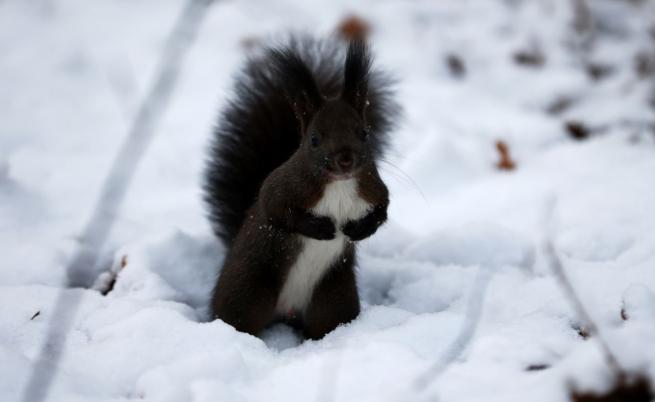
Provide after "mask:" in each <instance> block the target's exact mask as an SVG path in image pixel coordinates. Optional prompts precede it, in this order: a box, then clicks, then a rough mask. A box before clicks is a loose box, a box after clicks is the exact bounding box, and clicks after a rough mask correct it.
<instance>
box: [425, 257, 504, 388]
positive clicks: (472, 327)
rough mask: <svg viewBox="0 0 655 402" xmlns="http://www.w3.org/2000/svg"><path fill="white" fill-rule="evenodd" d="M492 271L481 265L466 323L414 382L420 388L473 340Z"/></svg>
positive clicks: (441, 372) (468, 306)
mask: <svg viewBox="0 0 655 402" xmlns="http://www.w3.org/2000/svg"><path fill="white" fill-rule="evenodd" d="M491 277H492V272H491V270H490V269H489V267H485V266H480V267H479V268H478V273H477V275H476V276H475V282H474V283H473V287H472V289H471V291H470V295H469V300H468V303H467V305H466V313H465V314H466V315H465V319H464V323H463V324H462V327H461V328H460V330H459V334H457V337H456V338H455V340H454V341H453V342H452V343H451V344H450V346H449V347H448V349H446V351H445V352H444V353H443V354H442V355H441V357H440V358H439V359H438V360H437V361H436V363H434V364H433V365H432V366H431V367H430V368H429V369H428V370H426V372H425V373H424V374H422V375H421V376H420V377H419V378H418V379H417V380H416V381H415V383H414V385H415V386H416V388H418V389H419V390H423V389H425V388H426V387H427V386H428V385H430V384H431V383H434V382H435V381H436V380H437V379H438V378H439V377H440V376H441V374H443V373H444V372H445V371H446V369H447V368H448V366H450V365H451V364H452V363H453V362H454V361H455V360H456V359H457V358H458V357H459V356H460V355H461V354H462V352H464V350H466V348H467V347H468V346H469V344H470V343H471V340H473V337H474V335H475V331H476V329H477V327H478V323H479V321H480V316H481V315H482V305H483V302H484V298H485V295H486V292H487V287H488V285H489V282H490V281H491Z"/></svg>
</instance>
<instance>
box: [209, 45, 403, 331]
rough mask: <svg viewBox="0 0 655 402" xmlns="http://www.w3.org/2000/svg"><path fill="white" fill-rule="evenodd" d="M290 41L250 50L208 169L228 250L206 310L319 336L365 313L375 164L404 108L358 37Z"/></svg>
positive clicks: (376, 198)
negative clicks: (361, 289) (363, 286)
mask: <svg viewBox="0 0 655 402" xmlns="http://www.w3.org/2000/svg"><path fill="white" fill-rule="evenodd" d="M343 48H344V46H343V44H342V43H341V42H339V41H337V40H336V39H329V40H324V41H319V40H315V39H312V38H309V37H292V38H291V39H290V40H289V43H288V44H287V45H285V46H281V47H270V48H266V49H265V50H264V51H263V52H262V53H261V54H259V55H258V56H255V57H251V58H250V59H249V60H248V62H247V63H246V66H245V68H244V70H243V71H242V73H241V74H240V76H238V77H237V81H236V91H235V97H234V99H232V101H231V102H229V103H228V106H227V107H226V108H225V109H224V110H223V113H222V114H221V116H220V119H219V124H218V126H217V128H216V130H215V135H214V137H213V143H212V147H211V152H210V158H209V164H208V168H207V171H206V175H205V186H204V188H205V200H206V201H207V204H208V206H209V216H210V220H211V222H212V225H213V229H214V231H215V233H216V234H217V235H218V237H219V238H220V239H221V240H222V241H223V243H225V245H226V246H227V247H228V249H229V251H228V253H227V256H226V258H225V261H224V264H223V268H222V270H221V273H220V275H219V278H218V281H217V283H216V286H215V288H214V291H213V295H212V301H211V310H212V314H213V318H218V319H221V320H223V321H224V322H226V323H228V324H230V325H232V326H234V327H235V328H236V329H237V330H239V331H243V332H247V333H250V334H253V335H257V334H259V333H260V332H261V331H262V330H263V329H264V328H266V327H267V326H269V325H270V324H272V323H274V322H276V321H280V320H281V321H286V322H287V323H289V324H291V325H294V326H296V327H297V328H299V329H301V330H302V332H303V334H304V336H305V337H307V338H311V339H319V338H322V337H323V336H324V335H325V334H327V333H328V332H330V331H332V330H333V329H334V328H336V327H337V326H338V325H339V324H343V323H347V322H349V321H351V320H353V319H354V318H355V317H357V315H358V314H359V311H360V304H359V297H358V293H357V286H356V282H355V271H354V267H355V245H356V243H355V242H357V241H359V240H362V239H365V238H367V237H369V236H371V235H372V234H373V233H375V232H376V230H377V229H378V227H379V226H380V225H382V224H383V223H384V222H385V221H386V219H387V207H388V205H389V193H388V190H387V187H386V186H385V184H384V183H383V182H382V180H381V179H380V176H379V175H378V170H377V167H376V162H377V161H378V159H379V158H380V157H381V155H382V152H383V151H384V149H385V147H386V144H387V142H388V132H389V131H390V130H391V128H392V125H393V124H392V123H393V122H395V121H396V120H397V118H398V111H399V108H398V107H397V105H396V104H395V103H394V102H393V101H392V100H391V95H392V93H391V91H390V81H389V80H388V79H387V78H386V76H385V75H384V74H383V73H382V72H380V71H377V70H372V68H371V57H370V53H369V51H368V47H367V45H366V44H365V43H364V42H362V41H361V40H354V41H352V42H350V43H349V45H348V47H347V51H346V52H345V60H344V52H343V50H344V49H343Z"/></svg>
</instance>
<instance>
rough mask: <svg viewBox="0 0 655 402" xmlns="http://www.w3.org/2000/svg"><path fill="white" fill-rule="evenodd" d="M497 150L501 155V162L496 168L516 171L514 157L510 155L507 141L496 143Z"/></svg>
mask: <svg viewBox="0 0 655 402" xmlns="http://www.w3.org/2000/svg"><path fill="white" fill-rule="evenodd" d="M496 150H498V154H499V155H500V160H499V161H498V163H497V164H496V167H497V168H498V169H500V170H514V169H516V163H515V162H514V161H513V160H512V157H511V156H510V153H509V146H508V145H507V143H505V141H503V140H498V141H496Z"/></svg>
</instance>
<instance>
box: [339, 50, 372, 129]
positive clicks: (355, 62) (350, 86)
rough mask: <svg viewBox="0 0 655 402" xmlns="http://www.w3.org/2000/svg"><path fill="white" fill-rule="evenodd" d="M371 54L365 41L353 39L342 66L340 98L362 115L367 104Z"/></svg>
mask: <svg viewBox="0 0 655 402" xmlns="http://www.w3.org/2000/svg"><path fill="white" fill-rule="evenodd" d="M370 68H371V56H370V54H369V52H368V47H367V45H366V43H365V42H364V41H363V40H361V39H355V40H352V41H351V42H350V45H349V46H348V54H347V55H346V64H345V66H344V81H343V93H342V94H341V98H342V99H343V100H345V101H346V102H348V103H350V104H351V105H352V106H353V107H354V108H355V110H357V112H358V113H359V114H361V115H362V116H363V115H364V111H365V110H366V106H368V76H369V71H370Z"/></svg>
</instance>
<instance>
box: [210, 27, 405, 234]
mask: <svg viewBox="0 0 655 402" xmlns="http://www.w3.org/2000/svg"><path fill="white" fill-rule="evenodd" d="M350 49H351V50H350V51H353V50H354V51H357V52H358V53H359V54H358V57H362V58H367V60H368V58H369V55H368V50H367V49H366V46H364V45H363V44H361V43H357V44H355V43H351V46H350ZM345 56H346V45H345V44H344V43H343V42H342V41H340V40H338V39H336V38H333V39H327V40H315V39H313V38H311V37H308V36H294V37H291V38H290V39H289V40H288V41H287V43H286V44H285V45H283V46H274V47H267V48H265V49H264V50H263V51H262V52H259V53H258V55H256V56H253V57H250V58H249V60H248V61H247V62H246V64H245V67H244V68H243V70H242V71H241V72H240V73H239V74H238V75H237V77H236V86H235V89H234V94H233V97H232V98H231V99H230V100H229V101H228V103H227V106H226V107H225V108H224V110H223V111H222V113H221V114H220V116H219V121H218V124H217V126H216V129H215V130H214V134H213V138H212V141H211V146H210V153H209V160H208V165H207V168H206V171H205V177H204V198H205V201H206V203H207V205H208V209H209V219H210V221H211V224H212V228H213V230H214V232H215V233H216V234H217V235H218V237H219V238H220V239H221V240H222V241H223V242H224V243H225V244H226V245H228V246H229V245H230V244H231V243H232V240H233V239H234V237H235V236H236V235H237V232H238V231H239V228H240V227H241V224H242V223H243V220H244V218H245V214H246V211H247V210H248V208H250V206H251V205H252V204H253V203H254V201H255V199H256V197H257V194H258V192H259V188H260V186H261V184H262V182H263V181H264V179H265V178H266V177H267V176H268V175H269V174H270V172H271V171H273V170H274V169H275V168H277V167H278V166H280V165H281V164H282V163H284V162H285V161H286V160H287V159H289V157H290V156H291V155H292V154H293V153H294V152H295V151H296V149H297V148H298V145H299V144H300V138H301V133H300V123H299V121H298V120H297V119H296V117H295V115H294V110H293V109H292V106H291V104H290V103H289V101H288V99H289V98H288V94H289V92H292V91H299V90H300V91H301V90H303V89H302V88H299V86H300V87H301V86H302V85H303V84H302V83H303V79H304V77H296V75H298V74H300V75H303V74H304V73H307V71H309V73H310V74H311V76H313V79H314V81H315V83H316V86H317V87H318V89H319V91H320V93H321V95H322V96H324V97H326V98H332V97H337V96H339V95H340V94H341V92H342V90H343V88H342V86H343V82H344V74H347V73H348V66H344V60H345V58H346V57H345ZM361 64H362V65H368V64H367V63H361ZM299 69H300V71H299ZM305 75H306V74H305ZM367 78H368V101H369V106H368V107H367V108H366V121H367V123H368V125H369V126H370V144H371V147H372V151H373V155H374V156H376V157H377V156H379V155H380V154H381V153H382V152H383V150H384V148H385V146H386V144H387V142H388V132H389V131H390V129H391V127H392V123H394V122H395V120H396V119H397V118H398V113H397V112H398V107H397V106H396V105H395V104H394V103H393V102H392V101H391V96H390V95H391V93H390V80H389V79H388V78H387V76H386V75H385V74H383V73H382V72H380V71H377V70H370V71H369V72H368V75H367ZM308 84H309V83H308ZM312 84H313V83H312Z"/></svg>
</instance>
